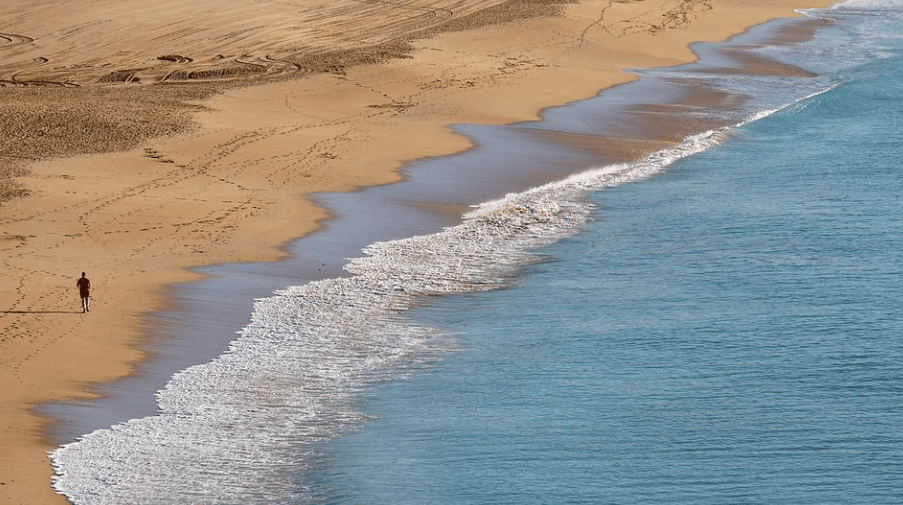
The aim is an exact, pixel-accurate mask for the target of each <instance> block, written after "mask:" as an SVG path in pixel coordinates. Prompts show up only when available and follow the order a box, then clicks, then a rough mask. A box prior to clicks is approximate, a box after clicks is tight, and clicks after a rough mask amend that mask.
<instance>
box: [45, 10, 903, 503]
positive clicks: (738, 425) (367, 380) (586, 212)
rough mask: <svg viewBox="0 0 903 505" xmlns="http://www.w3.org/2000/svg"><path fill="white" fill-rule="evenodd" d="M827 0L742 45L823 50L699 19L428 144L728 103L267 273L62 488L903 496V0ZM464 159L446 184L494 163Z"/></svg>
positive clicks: (609, 498) (323, 496)
mask: <svg viewBox="0 0 903 505" xmlns="http://www.w3.org/2000/svg"><path fill="white" fill-rule="evenodd" d="M810 15H812V16H814V17H818V18H827V19H830V20H832V22H833V23H832V24H831V25H830V26H827V27H825V28H822V29H820V30H819V31H818V32H817V34H816V37H815V39H813V40H812V41H810V42H807V43H805V44H802V45H794V46H781V45H778V46H759V45H757V44H756V41H757V40H759V39H761V38H762V37H763V36H764V35H763V33H765V34H766V35H767V33H769V30H772V28H768V27H765V28H763V31H761V32H760V31H757V30H753V31H752V32H750V33H749V34H747V35H744V36H742V37H739V38H737V39H736V40H735V41H734V42H733V46H731V47H733V48H735V49H736V48H737V47H742V48H743V49H744V50H751V51H759V52H762V53H764V55H765V56H770V57H773V58H777V59H780V60H782V61H785V62H786V63H789V64H796V65H799V66H801V67H803V68H805V69H807V70H810V71H811V72H813V73H814V74H815V75H814V76H813V77H792V78H791V77H786V76H761V75H755V76H747V75H743V74H740V73H736V72H723V71H721V70H722V69H721V68H719V67H720V66H721V65H722V64H723V63H724V61H723V60H724V58H726V55H727V54H729V52H724V51H721V50H720V49H719V47H720V46H718V45H705V46H702V45H701V46H699V47H698V48H697V49H698V50H699V51H700V52H701V53H703V55H704V56H703V57H702V61H700V62H699V63H697V64H694V65H686V66H681V67H677V68H668V69H654V70H646V71H637V73H638V74H640V76H641V79H640V80H638V81H636V83H632V84H631V85H629V86H628V85H625V86H621V87H617V88H614V89H612V90H606V92H604V93H602V94H601V95H600V97H599V98H598V99H597V100H592V101H588V102H581V103H577V104H572V105H571V106H568V107H562V108H559V109H554V110H550V111H546V113H545V116H544V121H542V122H535V123H528V124H522V125H508V126H506V127H503V128H500V129H498V130H495V129H491V128H482V129H481V128H478V127H469V129H467V128H465V131H468V132H476V135H475V136H476V138H477V139H480V141H481V142H478V147H477V148H475V149H474V150H472V151H470V152H468V153H466V154H464V155H461V156H457V157H452V158H449V159H448V160H428V161H424V162H423V163H424V165H428V164H429V163H432V162H434V161H435V162H436V163H439V164H440V168H443V167H444V168H445V169H448V168H449V167H453V166H454V165H455V164H458V165H465V164H472V163H485V164H486V165H485V166H487V167H491V166H492V163H493V160H494V159H497V158H498V157H503V158H505V159H506V160H507V161H508V162H509V163H514V162H515V161H516V160H518V159H522V160H523V164H524V166H525V172H526V173H527V174H528V175H524V174H518V175H519V176H523V177H522V178H521V180H520V182H519V183H520V184H523V180H527V179H530V177H532V176H530V175H529V174H532V173H540V172H543V167H542V166H541V165H543V164H545V163H548V164H552V165H556V166H555V167H551V168H550V169H549V170H550V171H554V170H553V169H555V170H559V171H560V172H561V173H562V174H564V175H567V174H568V173H571V169H572V168H574V167H576V166H577V165H576V164H579V163H582V162H583V161H584V160H586V159H587V158H591V156H592V155H593V150H592V149H591V148H586V146H585V144H586V143H587V141H588V139H590V138H593V139H599V140H598V141H599V142H612V141H613V140H612V139H613V138H614V139H616V138H618V135H622V134H625V132H628V133H629V132H631V131H634V126H636V129H635V130H636V131H639V130H642V126H643V125H644V124H646V123H644V120H643V119H639V118H648V116H649V112H650V111H652V110H654V111H657V112H656V114H659V115H658V116H656V120H660V121H687V120H688V119H692V122H688V123H685V124H681V125H676V126H675V128H679V129H681V131H683V130H686V129H690V130H692V128H683V126H686V125H688V124H697V123H698V124H710V125H711V124H718V125H728V126H726V127H723V128H717V129H715V130H712V131H708V132H698V133H699V134H698V135H691V136H690V137H688V138H686V139H685V140H684V141H683V142H680V143H678V144H676V145H674V146H671V147H668V148H665V149H663V150H662V151H659V152H657V153H653V154H652V155H650V156H649V157H647V158H643V159H640V160H631V161H629V162H626V163H617V162H615V161H608V162H601V161H592V160H591V165H592V166H589V167H585V166H584V167H582V168H580V170H583V169H586V171H585V172H582V173H574V175H571V176H569V177H567V178H566V179H564V180H561V181H555V182H552V183H549V184H545V185H543V186H540V187H537V188H533V189H530V190H526V191H523V190H522V189H523V188H519V189H516V190H512V191H514V192H513V193H511V194H509V195H507V196H505V197H503V198H500V199H498V200H495V201H489V202H483V203H482V204H479V205H476V206H475V208H474V209H473V211H472V212H470V213H468V214H467V215H465V216H464V217H463V219H462V222H461V223H460V224H458V225H455V226H451V227H449V228H446V229H444V230H442V231H441V232H438V233H434V234H431V235H430V234H426V235H419V236H415V237H410V238H404V239H397V240H387V241H385V242H379V241H377V242H374V243H372V244H370V245H368V246H367V247H365V248H364V249H363V251H362V252H363V255H364V257H361V258H354V259H351V260H349V261H348V263H347V264H346V265H345V267H344V268H345V269H346V270H347V271H348V274H347V275H344V276H342V277H337V278H331V279H320V280H316V281H311V282H307V283H304V284H300V285H292V286H288V287H286V288H284V289H282V290H279V291H276V292H274V293H272V296H268V297H265V298H259V299H257V300H255V301H254V303H253V306H252V307H249V312H250V315H249V319H250V322H249V323H248V324H247V326H245V327H244V328H241V330H240V331H237V334H238V336H237V337H236V338H235V339H234V340H232V342H231V344H230V345H229V347H228V349H226V350H224V352H223V353H222V354H221V355H219V356H217V357H215V358H214V359H213V360H211V361H209V362H206V363H200V364H196V365H192V366H188V367H187V368H185V369H183V370H180V371H178V372H177V373H175V374H173V375H172V376H171V377H170V378H169V380H168V382H167V383H166V385H165V387H164V388H163V389H161V390H160V391H158V392H157V394H156V405H157V408H158V411H157V413H156V415H149V416H147V417H140V418H134V419H130V420H128V421H126V422H121V423H119V424H116V425H114V426H112V427H110V428H103V429H97V430H95V431H92V432H91V433H88V434H85V435H84V436H82V437H81V438H79V440H77V441H75V442H71V443H68V444H66V445H64V446H62V447H60V448H58V449H56V450H55V451H53V452H52V453H51V458H52V459H53V464H54V468H55V470H56V476H55V477H54V481H53V483H54V486H55V488H56V489H57V490H58V491H59V492H61V493H63V494H65V495H66V496H67V497H68V498H69V499H70V500H72V501H73V502H74V503H78V504H111V505H112V504H117V505H118V504H121V503H142V504H157V503H159V504H172V503H197V504H200V503H211V504H212V503H216V504H222V503H236V504H239V503H240V504H243V505H244V504H265V503H266V504H270V503H293V504H294V503H297V504H300V503H328V504H344V505H356V504H427V503H442V504H496V503H499V504H538V503H543V504H545V503H611V504H633V503H643V504H645V503H650V504H651V503H655V504H661V503H664V504H690V503H691V504H793V505H805V504H819V505H822V504H835V503H836V504H856V503H861V504H870V505H874V504H879V505H880V504H899V503H903V489H901V487H900V486H901V484H900V483H901V482H903V468H901V461H903V419H901V417H903V317H901V316H900V315H899V307H901V305H903V304H901V302H903V289H901V284H903V282H901V281H903V268H901V266H900V265H901V263H900V256H901V254H903V253H901V251H903V236H901V230H903V226H901V224H903V210H901V206H900V203H899V201H900V196H901V194H903V171H901V166H900V165H901V162H900V160H901V159H903V143H901V142H900V132H901V131H903V124H901V123H903V119H901V118H903V70H901V69H903V38H901V37H900V35H899V34H898V32H899V28H900V27H901V26H903V5H901V3H900V1H891V2H887V1H881V0H877V1H862V0H854V1H853V2H847V3H845V4H844V6H843V7H841V8H837V9H829V10H819V11H811V12H810ZM779 23H780V22H779ZM757 37H758V38H757ZM719 51H721V52H719ZM709 87H712V88H715V90H717V91H721V92H723V93H724V95H721V96H727V97H733V98H731V99H726V100H723V101H722V102H718V103H717V104H710V106H709V107H707V108H692V109H691V108H688V107H685V106H681V107H677V108H676V109H679V112H678V113H675V114H666V113H664V112H662V111H663V110H664V109H661V108H658V109H656V108H652V109H648V108H647V109H643V108H642V107H639V109H640V113H639V114H637V113H636V110H634V111H633V112H629V111H626V110H624V109H625V108H630V107H632V106H633V105H636V103H635V97H634V96H631V92H632V91H631V90H637V91H634V92H633V93H635V94H641V95H650V96H653V97H656V96H659V95H658V94H657V93H659V92H662V91H661V90H667V93H666V94H668V96H671V95H672V94H673V95H674V96H675V97H678V96H679V95H680V94H681V93H680V90H683V89H690V90H692V91H693V92H698V91H699V90H700V89H706V90H708V89H709ZM619 93H620V94H619ZM691 94H692V93H691ZM661 96H665V95H661ZM713 96H714V95H713ZM738 96H744V97H746V98H747V99H746V100H740V99H737V97H738ZM597 112H598V113H597ZM595 117H605V118H608V121H610V122H613V123H616V124H593V123H592V118H595ZM575 118H576V120H575ZM611 118H615V119H614V120H612V119H611ZM699 119H702V121H698V122H697V121H696V120H699ZM621 121H623V122H624V123H623V124H622V123H621ZM630 121H636V125H634V124H630ZM481 130H486V131H489V130H492V131H493V132H501V133H498V134H496V135H490V134H481V133H480V132H481ZM540 137H555V138H564V139H572V140H573V139H574V138H577V139H579V140H580V141H581V142H583V144H580V143H577V144H580V145H583V146H584V148H583V150H582V151H580V152H576V151H574V152H571V151H562V150H561V149H562V148H561V146H560V145H557V149H558V151H555V150H554V149H547V148H545V147H543V148H541V149H540V148H538V147H537V146H538V144H534V143H533V142H534V141H535V139H537V138H540ZM513 139H517V140H518V142H519V143H518V144H516V146H512V142H514V140H513ZM506 140H507V143H505V141H506ZM491 141H502V142H503V143H502V145H491V144H492V142H491ZM614 141H616V140H614ZM577 144H574V143H572V144H569V145H577ZM521 145H525V146H528V147H530V148H531V149H534V150H530V149H527V148H521ZM574 149H576V147H575V148H574ZM602 151H605V149H603V150H602ZM538 153H542V154H543V156H539V155H538ZM556 153H557V154H559V155H560V156H558V157H557V158H556ZM518 156H519V157H520V158H518ZM512 160H515V161H512ZM565 160H566V161H565ZM594 163H595V164H594ZM606 163H608V164H606ZM443 164H444V165H443ZM559 165H560V166H559ZM480 166H482V165H480ZM471 169H472V170H473V167H471ZM420 170H424V171H428V168H426V166H418V168H417V169H416V170H412V174H411V178H412V179H416V178H417V177H418V174H419V173H420V172H419V171H420ZM573 171H574V172H577V171H578V170H577V169H576V168H574V170H573ZM487 172H488V173H490V174H492V171H491V170H487ZM455 174H460V173H459V172H454V171H452V172H448V171H447V170H446V171H444V172H442V175H443V177H444V178H440V179H439V180H440V182H439V183H438V184H441V185H455V184H460V185H465V186H466V185H468V184H471V185H473V184H477V183H475V182H474V181H472V180H470V179H467V178H466V177H462V176H460V175H455ZM564 175H562V176H564ZM428 178H429V177H427V179H428ZM512 184H514V183H513V182H512ZM427 186H428V185H427ZM487 186H491V185H487ZM423 187H424V186H416V188H423ZM427 189H429V188H428V187H427ZM385 190H386V191H387V192H388V193H390V194H391V195H395V196H394V197H393V198H395V199H401V200H404V199H406V198H409V197H408V196H398V195H407V193H404V191H401V190H398V191H399V193H392V191H394V190H393V189H392V187H386V188H385ZM406 191H408V192H417V191H420V189H417V190H413V189H411V188H408V189H407V190H406ZM517 191H520V192H517ZM364 193H367V192H364ZM362 196H364V195H358V194H350V195H347V198H349V199H354V198H360V197H362ZM421 196H422V195H421ZM423 198H428V196H423ZM490 198H491V196H490ZM352 208H353V207H352ZM377 217H379V216H377ZM350 230H351V231H353V228H352V229H350ZM341 231H342V230H340V232H341ZM344 232H345V233H350V232H349V230H344ZM306 243H307V242H305V241H304V240H302V241H301V242H299V244H301V245H300V246H299V247H303V245H304V244H306ZM329 261H335V258H331V257H330V258H329ZM318 264H319V263H318ZM324 266H325V265H324ZM283 270H284V268H283ZM243 271H244V270H243ZM302 277H303V275H301V274H299V275H298V278H299V279H301V278H302ZM280 279H282V277H280ZM288 282H292V281H291V280H289V281H288ZM298 282H300V280H299V281H298ZM224 293H228V294H224V295H223V296H230V295H234V293H233V292H232V291H228V290H227V291H224ZM239 319H240V318H239ZM205 321H208V319H197V320H192V321H191V322H192V324H198V325H203V324H205V323H204V322H205Z"/></svg>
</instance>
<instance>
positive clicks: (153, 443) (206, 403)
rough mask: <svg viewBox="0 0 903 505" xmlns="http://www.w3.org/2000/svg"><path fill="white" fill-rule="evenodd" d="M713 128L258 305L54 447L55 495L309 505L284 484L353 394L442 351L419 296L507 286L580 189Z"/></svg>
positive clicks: (635, 168)
mask: <svg viewBox="0 0 903 505" xmlns="http://www.w3.org/2000/svg"><path fill="white" fill-rule="evenodd" d="M725 138H726V130H717V131H710V132H706V133H703V134H700V135H695V136H693V137H690V138H688V139H687V140H686V141H685V142H683V143H681V144H679V145H677V146H675V147H673V148H670V149H665V150H663V151H659V152H657V153H654V154H652V155H650V156H648V157H646V158H645V159H643V160H640V161H639V162H636V163H632V164H621V165H612V166H607V167H603V168H599V169H595V170H589V171H586V172H584V173H581V174H577V175H574V176H571V177H568V178H566V179H564V180H562V181H558V182H553V183H550V184H546V185H544V186H541V187H538V188H534V189H531V190H529V191H526V192H523V193H517V194H510V195H507V196H506V197H504V198H502V199H500V200H496V201H492V202H486V203H484V204H482V205H480V206H479V207H478V208H476V209H474V210H473V211H471V212H469V213H468V214H466V215H465V216H464V221H463V222H462V223H461V224H459V225H457V226H453V227H449V228H446V229H444V230H443V231H441V232H439V233H436V234H433V235H424V236H417V237H412V238H407V239H401V240H393V241H387V242H378V243H374V244H371V245H370V246H368V247H366V248H365V249H364V250H363V252H364V254H365V256H364V257H361V258H355V259H351V260H350V261H349V262H348V264H347V265H346V267H345V268H346V270H348V271H349V272H351V273H352V274H354V275H352V276H350V277H343V278H337V279H327V280H322V281H317V282H312V283H309V284H305V285H303V286H292V287H289V288H286V289H284V290H281V291H277V292H275V293H274V295H273V296H271V297H268V298H263V299H259V300H256V301H255V303H254V307H253V313H252V315H251V321H250V323H249V324H248V325H247V326H246V327H245V328H243V329H242V330H241V331H240V332H239V336H238V338H237V339H235V340H234V341H233V342H232V343H231V344H230V346H229V349H228V351H227V352H225V353H224V354H223V355H221V356H219V357H218V358H216V359H214V360H212V361H211V362H209V363H205V364H201V365H196V366H193V367H190V368H187V369H185V370H183V371H180V372H178V373H176V374H174V375H173V376H172V377H171V378H170V380H169V382H168V383H167V385H166V387H165V388H164V389H163V390H161V391H159V392H158V393H157V400H158V404H159V413H158V414H157V415H155V416H150V417H145V418H140V419H132V420H130V421H127V422H125V423H121V424H117V425H115V426H113V427H111V428H108V429H102V430H97V431H94V432H92V433H90V434H87V435H85V436H83V437H82V438H81V439H80V440H78V441H76V442H74V443H71V444H67V445H64V446H62V447H60V448H58V449H56V450H55V451H53V452H51V458H52V460H53V465H54V468H55V470H56V476H55V477H54V479H53V485H54V487H55V489H56V490H57V491H58V492H60V493H62V494H64V495H66V496H67V497H68V498H69V499H70V500H71V501H72V502H73V503H76V504H92V505H93V504H118V503H145V504H154V503H160V504H163V503H166V504H170V503H178V502H181V503H262V502H266V503H271V502H274V501H276V502H285V501H292V502H304V501H307V500H308V499H310V495H309V491H308V490H307V489H306V488H305V486H304V483H301V482H298V481H297V479H295V478H293V477H292V476H295V475H298V474H299V473H303V472H304V471H305V470H310V469H312V468H313V467H315V466H316V461H317V458H316V451H317V448H316V446H317V444H318V443H320V442H323V441H326V440H329V439H330V438H333V437H335V436H338V435H340V434H341V433H343V432H345V431H347V430H348V429H351V428H353V427H355V426H358V425H360V423H362V422H363V421H365V420H366V419H367V416H365V415H364V414H362V413H360V412H358V411H356V410H355V408H354V405H353V398H354V395H355V394H356V393H358V392H359V391H361V390H362V388H365V387H366V386H367V385H369V384H372V383H374V382H376V381H380V380H385V379H387V378H392V379H397V378H399V377H403V376H404V374H405V373H406V370H408V369H409V368H408V367H410V366H411V365H412V364H416V363H418V362H422V361H423V360H425V359H429V357H430V356H432V355H435V353H436V352H441V351H442V350H444V349H447V348H448V342H447V341H446V337H445V336H444V335H442V333H441V332H439V331H437V330H435V329H432V328H426V327H422V326H418V325H416V324H413V323H412V322H411V321H410V320H409V319H407V318H406V317H405V312H406V310H407V309H408V308H410V307H412V306H414V305H415V304H417V303H418V301H419V300H421V299H422V297H423V296H424V295H441V294H448V293H463V292H475V291H483V290H490V289H499V288H502V287H505V286H507V285H508V284H509V283H510V281H511V279H512V277H513V276H514V275H515V274H516V272H517V270H518V269H519V268H520V267H522V266H523V265H525V264H527V263H530V262H532V261H534V260H535V255H534V254H535V253H534V251H535V250H536V249H538V248H540V247H543V246H545V245H548V244H551V243H553V242H555V241H557V240H560V239H561V238H563V237H566V236H569V235H571V234H573V233H576V232H577V231H578V230H579V227H580V226H581V225H582V224H583V223H585V222H586V220H588V219H589V218H590V216H591V215H592V206H591V205H590V204H589V203H588V202H587V201H586V198H585V196H586V195H587V193H588V192H590V191H597V190H600V189H603V188H605V187H610V186H613V185H617V184H621V183H624V182H629V181H634V180H638V179H640V178H643V177H647V176H649V175H651V174H654V173H656V172H660V171H661V170H663V169H665V168H666V167H667V166H669V165H670V164H672V163H673V162H674V161H677V160H678V159H681V158H683V157H686V156H689V155H692V154H695V153H698V152H700V151H703V150H705V149H708V148H710V147H712V146H714V145H718V144H720V143H722V142H723V141H724V140H725Z"/></svg>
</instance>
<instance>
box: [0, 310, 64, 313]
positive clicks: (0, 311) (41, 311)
mask: <svg viewBox="0 0 903 505" xmlns="http://www.w3.org/2000/svg"><path fill="white" fill-rule="evenodd" d="M81 313H82V311H80V310H0V314H81Z"/></svg>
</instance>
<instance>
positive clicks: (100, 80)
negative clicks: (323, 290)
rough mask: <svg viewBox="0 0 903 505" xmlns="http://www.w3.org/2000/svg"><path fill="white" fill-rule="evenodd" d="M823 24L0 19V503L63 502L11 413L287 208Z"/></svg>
mask: <svg viewBox="0 0 903 505" xmlns="http://www.w3.org/2000/svg"><path fill="white" fill-rule="evenodd" d="M828 3H829V2H825V1H823V0H812V1H808V2H801V1H799V0H793V1H791V0H755V1H752V0H723V1H722V0H682V1H680V0H677V1H663V0H620V1H616V0H582V1H577V2H568V1H542V0H512V1H509V2H503V1H493V0H464V1H445V0H411V1H408V2H382V1H379V2H377V1H373V2H370V1H352V0H336V1H333V2H329V3H325V4H324V3H323V2H313V1H310V0H286V1H282V2H252V3H249V2H245V1H238V0H196V1H193V2H189V3H185V2H177V1H175V0H160V1H158V2H153V4H152V6H151V4H149V3H148V2H143V1H139V0H99V1H96V2H91V3H89V4H87V5H86V4H84V3H80V2H71V3H62V4H60V3H59V2H53V1H50V0H35V1H30V2H12V3H11V4H7V5H3V6H0V125H2V134H0V223H2V227H0V251H2V265H3V269H4V273H5V276H6V279H5V282H4V287H3V288H2V289H0V448H2V450H0V503H10V504H18V503H42V504H45V503H65V502H66V500H65V499H64V498H63V497H61V496H59V495H57V494H55V493H54V491H53V489H52V488H51V486H50V478H51V475H52V469H51V467H50V462H49V459H48V458H47V454H46V453H47V451H48V450H50V449H52V447H51V446H50V444H49V442H48V441H47V437H46V431H47V429H48V427H49V423H51V422H52V420H48V419H44V418H41V417H39V416H37V415H36V414H35V412H34V407H35V406H36V405H39V404H41V403H44V402H51V401H75V400H78V399H82V398H90V397H91V396H92V395H93V394H95V393H92V389H91V388H92V384H97V383H100V382H104V381H110V380H114V379H116V378H118V377H122V376H124V375H127V374H129V373H130V372H131V371H132V370H133V368H134V366H135V365H136V364H137V363H140V361H141V360H142V359H143V358H144V356H145V353H146V352H148V351H147V350H146V349H145V348H144V347H143V345H142V344H143V342H144V339H145V336H146V335H147V334H148V331H149V329H148V328H146V327H145V324H146V323H145V321H146V319H145V316H146V315H147V314H148V313H150V312H152V311H155V310H160V309H163V308H165V307H167V298H166V293H167V287H171V286H173V285H176V284H178V283H184V282H190V281H192V280H196V279H197V278H198V275H197V274H194V273H192V272H191V271H190V270H189V268H190V267H194V266H200V265H210V264H215V263H221V262H236V261H274V260H277V259H279V258H280V257H282V256H283V255H284V254H285V253H284V251H283V249H282V246H283V245H284V244H285V243H286V242H288V241H290V240H292V239H294V238H298V237H300V236H302V235H304V234H307V233H310V232H312V231H314V230H315V229H316V228H317V226H318V223H320V222H321V221H322V220H323V219H327V218H328V213H327V211H326V210H325V209H321V208H318V207H317V206H316V205H314V204H313V203H312V202H311V200H310V199H309V198H308V195H309V194H311V193H314V192H323V191H353V190H355V189H357V188H361V187H364V186H368V185H376V184H387V183H391V182H393V181H396V180H398V178H399V177H400V175H399V169H400V168H401V167H402V165H403V164H404V163H405V162H406V161H409V160H413V159H416V158H420V157H425V156H437V155H444V154H450V153H454V152H459V151H462V150H465V149H467V148H468V147H469V145H470V144H469V142H468V140H467V139H466V138H463V137H461V136H458V135H456V134H454V133H453V132H452V131H451V130H450V129H449V128H448V125H450V124H454V123H464V122H475V123H489V124H505V123H511V122H516V121H523V120H530V119H535V118H536V117H537V114H538V113H539V111H540V110H541V109H543V108H544V107H549V106H553V105H559V104H564V103H567V102H570V101H574V100H578V99H582V98H587V97H591V96H593V95H594V94H596V93H597V92H598V91H599V90H600V89H603V88H606V87H609V86H613V85H616V84H618V83H621V82H625V81H627V80H629V79H631V78H632V77H631V75H630V74H629V73H625V72H624V71H623V70H624V69H627V68H648V67H656V66H665V65H674V64H678V63H681V62H687V61H692V60H693V59H694V54H693V52H692V51H691V50H690V49H689V48H688V44H690V43H692V42H695V41H703V40H712V41H714V40H724V39H726V38H727V37H729V36H731V35H733V34H736V33H740V32H742V31H743V30H744V28H745V27H748V26H752V25H756V24H759V23H761V22H764V21H766V20H768V19H772V18H776V17H785V16H793V15H795V13H794V11H793V9H799V8H806V7H821V6H825V5H827V4H828ZM640 154H642V153H637V155H640ZM82 271H84V272H86V273H87V276H88V277H89V278H90V279H91V283H92V302H91V311H90V312H89V313H83V312H82V309H81V305H80V302H79V297H78V290H77V288H76V285H75V283H76V279H77V278H78V276H79V275H80V273H81V272H82Z"/></svg>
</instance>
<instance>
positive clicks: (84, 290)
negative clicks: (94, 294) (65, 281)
mask: <svg viewBox="0 0 903 505" xmlns="http://www.w3.org/2000/svg"><path fill="white" fill-rule="evenodd" d="M75 285H76V286H78V294H79V295H81V297H82V314H84V313H85V312H88V298H89V297H90V296H91V281H89V280H88V278H87V277H85V273H84V272H82V276H81V278H80V279H79V280H77V281H75Z"/></svg>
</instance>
